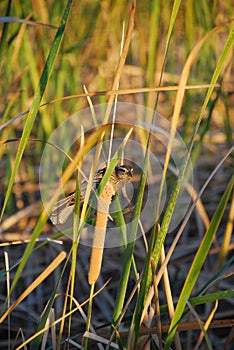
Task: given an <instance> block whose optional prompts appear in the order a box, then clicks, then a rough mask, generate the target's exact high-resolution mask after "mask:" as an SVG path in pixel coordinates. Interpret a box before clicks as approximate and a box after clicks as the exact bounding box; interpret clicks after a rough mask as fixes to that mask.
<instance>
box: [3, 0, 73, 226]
mask: <svg viewBox="0 0 234 350" xmlns="http://www.w3.org/2000/svg"><path fill="white" fill-rule="evenodd" d="M71 4H72V0H68V2H67V5H66V7H65V10H64V14H63V17H62V19H61V22H60V25H59V28H58V30H57V33H56V35H55V37H54V40H53V43H52V45H51V49H50V52H49V55H48V58H47V60H46V63H45V66H44V69H43V72H42V75H41V78H40V81H39V84H38V87H37V89H36V91H35V94H34V98H33V102H32V106H31V108H30V110H29V113H28V117H27V120H26V122H25V125H24V129H23V134H22V138H21V141H20V144H19V147H18V150H17V154H16V158H15V164H14V167H13V169H12V173H11V177H10V180H9V184H8V187H7V192H6V196H5V200H4V203H3V207H2V211H1V216H0V221H1V220H2V217H3V214H4V211H5V208H6V204H7V201H8V199H9V197H10V194H11V190H12V186H13V184H14V180H15V177H16V173H17V171H18V169H19V165H20V162H21V159H22V156H23V153H24V150H25V147H26V145H27V141H28V138H29V135H30V133H31V130H32V127H33V125H34V121H35V119H36V116H37V112H38V109H39V105H40V102H41V99H42V97H43V94H44V92H45V88H46V86H47V83H48V81H49V78H50V75H51V73H52V70H53V67H54V63H55V59H56V57H57V54H58V52H59V49H60V45H61V42H62V39H63V35H64V31H65V26H66V23H67V20H68V15H69V12H70V7H71Z"/></svg>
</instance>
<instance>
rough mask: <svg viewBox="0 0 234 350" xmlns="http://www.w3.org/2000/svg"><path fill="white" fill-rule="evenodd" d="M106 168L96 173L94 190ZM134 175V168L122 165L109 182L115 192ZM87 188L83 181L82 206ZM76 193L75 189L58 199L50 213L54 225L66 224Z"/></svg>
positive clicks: (117, 168)
mask: <svg viewBox="0 0 234 350" xmlns="http://www.w3.org/2000/svg"><path fill="white" fill-rule="evenodd" d="M106 169H107V168H106V167H105V168H103V169H100V170H98V171H97V173H96V174H95V176H94V180H93V185H92V190H93V191H96V190H97V188H98V186H99V184H100V182H101V180H102V178H103V176H104V174H105V172H106ZM132 175H133V169H132V168H131V167H130V166H128V165H120V166H116V167H115V169H114V171H113V173H112V174H111V176H110V179H109V183H111V185H112V186H113V188H114V191H115V193H116V192H118V191H119V190H120V189H121V188H123V187H124V186H125V185H126V183H127V182H128V181H130V180H131V178H132ZM86 188H87V183H86V182H85V181H83V182H82V183H81V187H80V206H82V204H83V202H84V198H85V192H86ZM93 191H92V192H93ZM75 193H76V192H75V191H74V192H72V193H70V194H69V195H68V196H67V197H66V198H64V199H61V200H60V201H58V202H57V203H56V204H55V205H54V207H53V208H52V211H51V213H50V220H51V221H52V223H53V224H54V225H58V224H60V225H62V224H64V223H65V222H66V221H67V219H68V217H69V216H70V214H71V213H72V212H73V210H74V206H75V197H76V194H75ZM91 196H92V194H91Z"/></svg>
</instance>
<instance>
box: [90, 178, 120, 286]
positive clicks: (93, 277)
mask: <svg viewBox="0 0 234 350" xmlns="http://www.w3.org/2000/svg"><path fill="white" fill-rule="evenodd" d="M114 194H115V191H114V188H113V186H112V185H111V184H110V183H109V182H108V183H107V184H106V186H105V187H104V189H103V191H102V193H101V195H100V197H99V201H98V205H97V218H96V225H95V230H94V238H93V247H92V252H91V259H90V267H89V274H88V281H89V284H90V285H92V284H93V283H95V282H96V281H97V279H98V277H99V274H100V271H101V265H102V255H103V248H104V243H105V236H106V225H107V219H108V213H109V206H110V203H111V198H112V196H113V195H114Z"/></svg>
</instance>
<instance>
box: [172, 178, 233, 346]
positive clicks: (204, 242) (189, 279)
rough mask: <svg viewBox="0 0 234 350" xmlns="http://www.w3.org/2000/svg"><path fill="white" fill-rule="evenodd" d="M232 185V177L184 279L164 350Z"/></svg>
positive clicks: (184, 304)
mask: <svg viewBox="0 0 234 350" xmlns="http://www.w3.org/2000/svg"><path fill="white" fill-rule="evenodd" d="M233 185H234V176H233V177H232V178H231V180H230V181H229V184H228V186H227V188H226V191H225V192H224V194H223V196H222V198H221V200H220V203H219V205H218V207H217V209H216V212H215V214H214V216H213V218H212V221H211V223H210V226H209V228H208V230H207V231H206V233H205V236H204V238H203V240H202V242H201V245H200V247H199V249H198V251H197V254H196V256H195V258H194V260H193V263H192V266H191V268H190V271H189V273H188V276H187V278H186V281H185V283H184V286H183V289H182V292H181V294H180V297H179V300H178V303H177V306H176V310H175V314H174V317H173V319H172V321H171V325H170V328H169V331H168V337H167V340H166V345H165V350H166V349H169V348H170V344H171V342H172V340H173V337H174V335H175V332H176V328H177V325H178V322H179V321H180V319H181V317H182V315H183V312H184V309H185V307H186V300H188V298H189V296H190V294H191V292H192V289H193V287H194V285H195V283H196V280H197V278H198V276H199V273H200V271H201V268H202V266H203V263H204V261H205V259H206V257H207V255H208V253H209V249H210V246H211V244H212V242H213V239H214V236H215V234H216V231H217V229H218V227H219V224H220V221H221V219H222V217H223V214H224V210H225V208H226V206H227V203H228V200H229V197H230V195H231V193H232V189H233Z"/></svg>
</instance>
